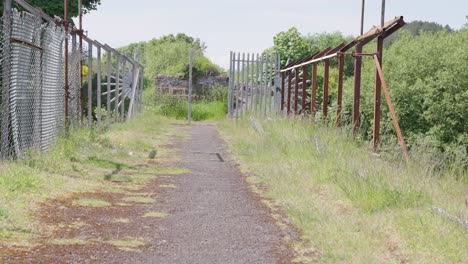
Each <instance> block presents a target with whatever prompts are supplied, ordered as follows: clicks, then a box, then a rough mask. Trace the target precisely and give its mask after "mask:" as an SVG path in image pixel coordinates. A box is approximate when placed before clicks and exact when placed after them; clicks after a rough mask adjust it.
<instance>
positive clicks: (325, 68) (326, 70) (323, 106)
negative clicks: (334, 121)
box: [322, 59, 330, 122]
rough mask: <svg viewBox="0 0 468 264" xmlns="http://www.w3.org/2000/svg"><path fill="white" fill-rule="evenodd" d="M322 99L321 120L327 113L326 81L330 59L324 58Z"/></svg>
mask: <svg viewBox="0 0 468 264" xmlns="http://www.w3.org/2000/svg"><path fill="white" fill-rule="evenodd" d="M323 67H324V70H323V72H324V73H323V100H322V103H323V104H322V113H323V122H325V121H326V120H327V115H328V83H329V79H330V60H329V59H326V60H324V62H323Z"/></svg>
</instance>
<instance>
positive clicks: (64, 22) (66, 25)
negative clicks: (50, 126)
mask: <svg viewBox="0 0 468 264" xmlns="http://www.w3.org/2000/svg"><path fill="white" fill-rule="evenodd" d="M63 16H64V18H63V19H64V21H63V24H64V27H65V52H64V53H65V54H64V59H65V61H64V63H65V67H64V68H65V73H64V74H65V88H64V89H65V91H64V96H65V98H64V102H65V105H64V107H65V117H64V121H65V127H67V126H68V101H69V98H70V84H69V82H68V77H69V76H68V59H69V57H68V0H64V15H63Z"/></svg>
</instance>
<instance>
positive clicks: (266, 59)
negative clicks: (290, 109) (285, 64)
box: [228, 52, 281, 119]
mask: <svg viewBox="0 0 468 264" xmlns="http://www.w3.org/2000/svg"><path fill="white" fill-rule="evenodd" d="M229 68H230V72H229V98H228V101H229V103H228V114H229V117H231V118H236V119H237V118H241V117H242V116H243V115H245V114H247V113H251V114H255V115H264V116H266V115H267V114H269V113H278V112H279V111H280V105H281V104H280V99H281V87H280V81H281V79H280V75H279V74H278V71H279V70H280V57H279V56H278V55H274V54H262V55H259V54H256V55H255V54H250V53H248V54H247V56H246V54H245V53H242V55H241V54H240V53H237V54H236V53H235V52H231V55H230V67H229Z"/></svg>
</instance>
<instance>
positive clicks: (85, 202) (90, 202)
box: [73, 199, 112, 207]
mask: <svg viewBox="0 0 468 264" xmlns="http://www.w3.org/2000/svg"><path fill="white" fill-rule="evenodd" d="M73 204H74V205H77V206H85V207H108V206H111V205H112V204H111V203H109V202H106V201H103V200H98V199H79V200H77V201H74V202H73Z"/></svg>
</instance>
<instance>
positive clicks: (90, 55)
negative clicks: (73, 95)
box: [88, 42, 93, 129]
mask: <svg viewBox="0 0 468 264" xmlns="http://www.w3.org/2000/svg"><path fill="white" fill-rule="evenodd" d="M92 125H93V44H92V43H91V42H88V127H89V128H90V129H91V128H92Z"/></svg>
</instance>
